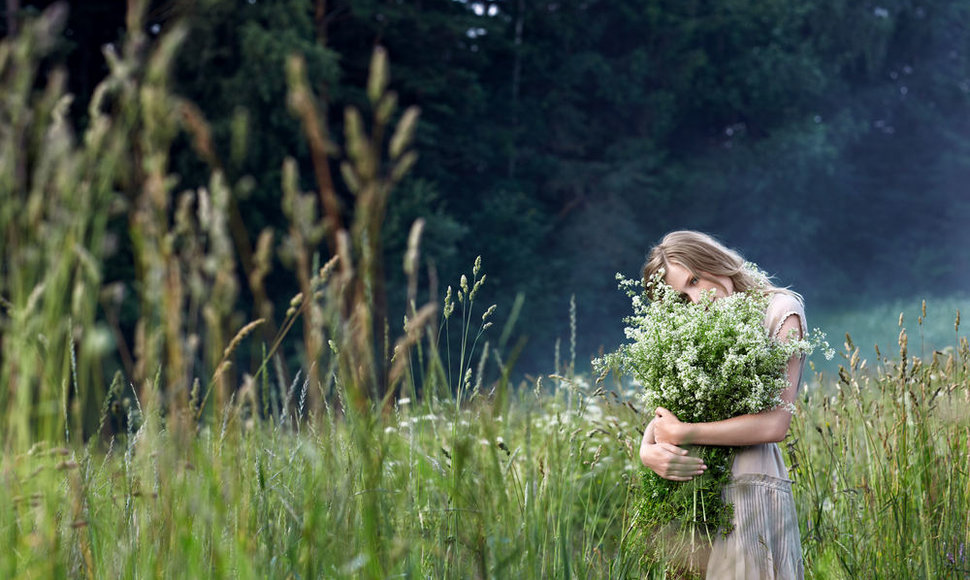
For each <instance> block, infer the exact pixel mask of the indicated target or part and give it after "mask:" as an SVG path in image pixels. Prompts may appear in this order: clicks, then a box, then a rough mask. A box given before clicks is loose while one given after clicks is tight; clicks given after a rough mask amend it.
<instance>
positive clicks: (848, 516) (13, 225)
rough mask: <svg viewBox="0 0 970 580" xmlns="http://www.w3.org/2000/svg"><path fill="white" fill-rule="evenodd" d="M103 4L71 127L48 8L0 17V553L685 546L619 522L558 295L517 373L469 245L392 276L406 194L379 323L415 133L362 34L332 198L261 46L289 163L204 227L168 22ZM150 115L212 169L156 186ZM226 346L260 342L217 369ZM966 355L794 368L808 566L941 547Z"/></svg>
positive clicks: (197, 555)
mask: <svg viewBox="0 0 970 580" xmlns="http://www.w3.org/2000/svg"><path fill="white" fill-rule="evenodd" d="M130 5H131V6H130V10H131V12H130V14H129V33H128V37H127V39H126V41H125V43H124V45H123V48H122V50H121V52H120V53H119V54H114V53H110V52H109V54H108V55H107V56H108V61H109V63H110V67H111V74H110V75H109V77H108V79H107V80H106V81H105V82H104V83H103V84H102V85H101V86H100V87H99V88H98V90H97V93H96V94H95V98H93V99H92V106H91V110H90V112H89V116H90V123H89V126H88V128H87V129H86V130H85V132H84V134H82V135H80V136H74V135H73V133H72V129H71V127H70V125H69V123H68V121H67V118H66V116H65V115H64V110H65V109H64V107H65V103H66V101H67V99H68V98H69V97H67V96H66V95H65V93H64V79H63V74H64V73H62V72H57V71H55V72H53V73H48V74H47V76H41V74H40V72H39V71H41V70H44V69H45V65H44V60H43V59H44V56H45V54H47V51H49V49H50V48H51V46H52V45H53V42H54V39H55V38H56V36H57V34H58V30H59V26H61V25H62V24H63V20H64V18H63V13H62V12H60V11H59V10H60V9H57V8H55V9H53V10H52V11H49V12H47V13H45V14H44V16H43V17H42V18H40V19H39V20H37V21H36V22H34V24H32V25H31V26H28V27H26V28H25V31H24V33H23V34H22V35H21V36H20V37H19V38H17V39H8V40H5V41H4V42H3V44H2V47H0V79H2V82H3V95H2V96H3V100H2V104H0V115H2V121H3V122H0V138H2V143H3V148H2V151H0V162H2V163H0V187H2V198H0V226H2V232H3V234H2V236H3V237H2V244H3V245H2V247H0V254H2V264H0V298H2V315H0V346H2V351H0V353H2V354H0V380H2V386H3V388H2V390H0V422H2V431H3V434H4V439H3V448H4V453H3V456H2V458H0V486H2V490H0V537H2V538H3V545H4V549H3V550H0V576H3V577H5V578H8V577H9V578H17V577H25V578H33V577H53V578H63V577H72V578H73V577H99V578H100V577H159V576H161V577H242V578H249V577H253V578H255V577H260V578H262V577H308V578H309V577H313V578H318V577H325V578H345V577H346V578H352V577H353V578H356V577H367V578H386V577H395V576H398V577H399V576H404V577H481V578H486V577H488V578H491V577H498V578H501V577H523V578H548V577H555V578H570V577H574V576H575V577H587V578H600V577H616V578H627V577H656V578H661V577H665V576H677V575H680V574H682V573H683V570H679V569H678V570H679V571H678V572H671V571H670V570H669V569H668V567H667V566H666V565H665V564H664V563H663V562H659V561H655V560H654V559H653V556H650V555H649V553H648V551H647V550H646V548H645V546H646V544H647V542H646V536H648V535H649V533H650V531H649V530H641V529H636V528H634V527H632V526H631V522H632V521H633V519H634V517H633V516H634V514H632V513H631V509H632V508H630V507H629V506H631V505H632V503H631V497H630V494H631V493H632V491H631V490H635V489H636V488H637V485H636V482H637V478H638V476H639V473H640V469H641V468H639V467H638V463H637V459H636V457H637V453H636V449H637V446H638V444H639V439H640V436H641V433H642V427H643V425H644V423H645V419H644V417H643V416H642V414H641V410H640V409H638V407H637V404H636V399H635V396H634V393H633V392H631V391H625V390H623V388H622V386H621V385H619V384H614V385H612V386H609V387H608V386H607V385H595V384H590V383H589V381H588V380H587V379H585V378H584V377H582V376H576V375H574V374H573V369H574V368H575V360H574V359H575V349H574V348H573V346H574V344H575V334H576V332H577V329H576V321H575V306H573V307H572V308H571V312H570V321H571V337H570V345H571V346H570V348H569V356H570V360H569V361H568V363H565V364H560V361H559V360H558V359H559V356H558V350H559V349H558V348H557V349H556V351H557V356H556V362H555V365H554V366H555V369H556V372H557V373H561V374H553V375H549V376H546V377H542V378H539V379H536V380H535V381H532V382H526V381H522V382H519V383H516V382H514V381H515V379H513V377H514V376H515V375H514V374H513V371H512V368H513V364H514V359H515V353H516V350H515V349H514V348H513V349H512V350H511V352H505V351H504V348H505V346H506V345H508V344H510V341H509V336H510V334H511V333H512V332H514V331H513V328H514V318H515V314H514V313H510V314H509V315H508V317H507V318H506V323H505V329H504V330H503V332H502V334H501V337H500V338H499V339H498V340H497V341H495V340H494V339H493V338H492V337H493V336H494V335H493V334H492V333H493V332H494V331H493V330H492V329H490V328H489V326H490V324H491V323H492V322H493V321H498V320H500V319H501V318H502V315H501V313H496V312H495V311H494V309H493V308H491V307H484V306H482V305H479V304H477V303H476V302H475V297H476V290H477V289H478V288H480V287H481V285H482V284H485V283H487V282H486V280H485V274H484V272H485V270H486V269H487V265H484V266H483V265H482V264H481V263H480V262H478V261H476V263H475V264H474V266H473V267H472V271H471V277H470V279H469V278H468V277H467V276H461V277H459V279H458V280H457V281H456V282H454V283H453V284H452V288H454V289H455V290H453V291H452V292H451V293H449V294H448V295H447V296H446V298H445V300H444V302H443V304H441V305H438V304H435V303H431V304H425V305H420V304H418V303H417V302H416V297H417V296H418V295H419V292H418V291H417V288H418V286H419V285H420V283H421V281H420V280H419V278H418V275H417V274H418V272H419V271H420V268H419V267H418V265H419V263H420V238H421V233H422V228H423V224H422V223H421V222H420V221H419V222H418V223H416V224H415V226H414V228H413V229H412V232H411V239H410V240H409V245H408V253H407V258H406V260H405V264H404V267H405V272H406V274H407V275H408V276H409V284H408V296H407V297H405V299H406V300H407V305H408V309H407V321H406V323H405V327H404V328H403V329H401V330H400V331H398V330H397V329H394V328H390V329H388V330H385V326H384V322H383V320H382V319H381V315H380V313H381V312H382V310H383V306H382V304H381V300H382V298H381V295H382V280H383V268H384V265H383V264H382V263H381V261H380V248H381V238H380V236H381V228H380V226H381V223H382V219H383V212H384V210H385V208H386V207H387V204H388V203H390V202H392V201H393V199H392V192H393V188H394V185H395V184H396V183H397V181H398V180H400V179H401V178H402V177H403V176H404V175H405V174H406V172H407V170H408V168H409V167H410V166H411V165H412V164H413V163H414V162H415V159H416V156H415V153H414V152H413V151H412V150H411V149H410V142H411V136H412V135H413V131H414V126H415V123H416V122H417V118H418V112H417V111H416V110H413V109H412V110H409V111H405V112H404V113H403V114H401V115H400V116H397V115H396V113H395V111H394V97H393V93H392V92H391V91H390V90H389V86H388V84H387V78H388V77H387V74H386V70H387V66H388V65H387V62H386V58H385V57H384V55H383V53H382V52H380V51H378V52H376V53H375V57H374V61H373V63H372V76H371V81H370V84H369V86H368V97H369V103H370V105H369V106H370V109H369V111H363V112H360V111H355V110H349V111H348V112H347V114H346V118H347V122H346V125H347V127H348V133H347V135H346V136H345V141H346V143H347V151H346V155H345V156H344V157H343V158H342V169H341V178H342V179H343V180H344V181H345V182H346V184H347V186H348V188H349V189H350V190H351V191H353V192H354V194H355V195H356V198H355V201H356V203H355V205H354V208H353V211H351V212H349V213H346V214H345V213H342V212H340V211H339V208H338V207H337V206H336V205H335V200H336V197H335V195H336V194H335V191H334V185H333V183H334V180H333V178H332V176H331V175H330V174H329V171H330V170H329V163H328V162H327V158H326V153H327V151H328V150H329V149H330V148H331V147H330V145H329V144H328V142H329V140H330V137H329V136H328V135H327V134H326V130H325V126H324V125H323V124H322V123H320V121H319V119H320V118H321V115H322V111H321V105H320V104H319V103H318V102H317V101H316V99H315V98H314V96H313V94H312V92H311V91H310V89H309V88H308V87H307V85H306V82H305V79H304V73H303V69H302V63H301V61H300V59H299V58H298V57H296V56H294V57H293V58H292V59H291V60H290V61H289V65H288V79H289V83H290V99H289V106H290V109H291V111H292V112H293V113H294V114H295V115H297V116H298V117H299V118H300V120H301V121H302V123H303V128H304V131H305V132H306V134H307V139H308V143H309V144H310V149H311V153H312V161H313V170H314V177H315V179H314V182H315V183H316V185H317V188H318V191H315V192H304V191H302V190H301V189H300V186H299V184H300V176H299V175H298V174H297V165H296V163H295V162H293V161H292V160H291V161H287V163H286V164H285V166H284V168H283V176H284V177H283V180H282V183H281V184H280V188H281V203H282V208H283V211H284V213H285V214H286V216H287V217H288V219H289V224H288V229H287V231H285V232H282V233H281V234H277V233H273V232H270V231H266V232H262V233H261V234H260V236H259V237H258V239H259V241H258V242H257V244H256V245H255V247H246V246H245V243H246V242H245V240H243V239H241V238H240V237H238V236H235V235H234V234H233V229H232V223H233V219H234V218H233V215H235V212H239V211H241V210H242V209H244V208H241V207H240V206H239V204H240V203H241V202H240V196H238V195H237V189H238V186H237V185H235V184H231V183H227V182H226V179H225V178H224V176H223V174H222V173H221V171H219V169H218V167H219V163H218V160H217V159H214V153H213V150H214V148H213V147H212V144H211V142H210V141H211V140H210V137H209V134H208V130H207V127H206V124H205V120H204V119H203V118H202V117H201V115H200V114H199V112H198V110H197V109H196V108H195V107H194V106H193V105H192V104H191V103H188V102H185V101H183V100H181V99H180V98H178V97H177V96H176V95H173V94H172V93H171V90H170V88H169V84H168V80H167V79H168V69H169V67H170V65H171V62H172V55H173V54H174V51H175V50H176V49H177V47H178V45H179V42H180V38H181V35H182V32H181V31H180V30H179V29H178V28H175V29H173V30H172V31H171V32H169V33H167V34H166V35H165V36H164V38H163V39H162V40H160V41H159V42H158V43H157V45H155V46H149V41H148V40H147V39H146V38H145V37H144V36H143V35H142V34H141V33H140V32H139V31H140V30H141V29H142V15H143V12H144V9H145V3H144V2H131V3H130ZM38 86H39V87H40V88H39V89H38V88H37V87H38ZM393 121H396V122H393ZM179 131H187V132H188V133H189V134H190V136H191V137H192V138H193V140H194V142H195V143H196V147H197V149H198V151H199V153H200V156H201V157H202V158H203V159H206V160H208V161H210V162H211V163H212V166H213V171H212V176H211V179H210V180H209V181H208V182H207V183H205V184H194V185H193V186H191V189H186V190H184V191H181V192H176V191H175V190H174V187H175V186H174V180H173V179H172V176H171V175H169V173H168V166H167V164H168V152H169V150H170V146H171V144H172V142H173V140H174V138H175V136H176V135H177V134H178V132H179ZM109 220H120V221H121V222H122V223H124V224H125V225H126V228H125V231H124V233H123V235H124V236H125V238H124V241H122V242H121V243H125V244H129V245H130V247H131V248H132V254H133V256H134V260H135V263H136V270H135V278H134V280H132V281H129V282H127V283H124V282H123V283H111V284H109V283H106V282H105V280H104V271H105V264H106V263H107V262H108V261H109V260H110V259H112V256H111V254H110V247H111V245H112V243H111V240H110V238H111V236H113V235H117V229H112V228H111V227H109V226H110V223H109ZM274 255H278V256H280V257H281V258H282V261H283V262H284V263H286V264H289V265H290V268H291V270H292V272H291V274H289V276H291V277H292V279H293V280H294V281H295V282H294V286H295V287H297V288H298V292H297V293H296V294H295V296H294V297H293V299H292V300H291V302H290V304H289V305H288V307H286V310H285V312H284V313H282V314H281V315H279V314H277V313H276V311H275V308H274V306H273V305H272V304H271V303H269V301H268V300H267V299H266V298H265V296H266V295H267V293H266V292H265V285H266V284H267V276H268V274H269V268H270V264H271V263H272V260H271V258H272V257H273V256H274ZM240 256H251V258H245V259H244V258H242V257H240ZM237 268H241V269H242V270H243V271H244V272H245V274H246V276H245V279H244V280H243V283H245V284H248V285H249V290H250V293H251V295H252V296H254V297H255V300H256V302H257V304H256V311H257V312H258V313H259V317H258V318H256V319H253V318H252V317H250V316H248V315H246V314H244V313H243V310H244V307H243V306H242V305H241V300H240V298H239V296H240V294H241V288H239V286H238V284H239V282H238V281H237V279H236V277H235V276H234V275H233V272H234V271H235V270H236V269H237ZM276 275H280V274H276ZM123 292H132V293H134V294H135V296H136V302H137V305H138V319H137V323H136V325H135V328H134V331H133V333H129V332H127V331H125V330H123V329H121V328H119V326H118V324H117V322H116V319H115V315H116V310H117V308H118V301H117V299H118V296H119V294H120V293H123ZM517 304H520V303H519V302H517ZM276 320H278V321H279V323H278V324H277V322H276ZM296 325H300V326H302V334H301V338H300V339H297V338H296V337H295V334H292V333H291V329H292V328H293V327H294V326H296ZM388 326H390V325H388ZM129 334H131V335H133V336H129ZM129 340H130V341H131V342H132V344H130V345H129V344H127V342H128V341H129ZM452 343H453V344H454V345H455V347H456V348H455V349H451V348H450V345H451V344H452ZM904 344H905V342H904ZM246 349H251V350H252V351H254V352H257V353H260V356H259V360H258V361H257V365H256V367H255V368H253V369H236V368H235V366H234V365H235V364H236V363H237V362H238V361H239V360H240V358H239V353H241V352H242V351H243V350H246ZM287 349H288V352H290V353H293V352H298V353H299V358H300V360H301V364H300V365H299V368H288V365H287V364H286V363H285V362H284V358H283V357H282V356H279V353H280V352H281V351H283V350H287ZM456 354H457V359H453V358H449V357H452V356H454V355H456ZM114 361H120V362H114ZM968 363H970V349H968V348H967V345H966V342H965V341H962V342H960V343H959V344H958V345H957V346H954V347H952V348H951V349H950V350H945V351H941V354H939V355H934V356H933V357H922V356H921V358H919V359H917V358H915V357H912V356H910V355H909V353H908V352H905V351H904V352H901V353H900V354H899V357H898V358H894V359H889V358H885V357H880V358H879V359H878V360H876V361H874V363H873V364H871V365H870V364H868V363H866V362H865V361H863V360H862V357H860V355H859V353H858V351H857V350H855V348H854V346H852V345H849V346H848V351H847V359H846V369H845V370H844V371H843V372H842V373H841V375H840V381H839V383H837V384H835V383H833V384H823V385H820V386H819V387H818V388H816V389H814V390H811V391H808V392H807V394H806V396H805V398H804V400H803V402H802V403H803V404H802V411H801V412H800V414H799V415H798V417H797V419H796V424H795V437H794V438H793V439H792V441H791V445H790V447H791V449H792V450H793V453H794V457H795V462H796V463H797V465H796V466H795V467H794V468H793V473H794V474H795V476H796V480H797V481H796V485H795V491H796V497H797V498H798V501H799V510H800V511H799V515H800V518H801V520H802V525H803V537H804V547H805V557H806V562H807V564H808V570H809V573H810V574H812V575H814V576H816V577H839V576H843V577H852V578H855V577H886V576H889V575H890V574H895V575H902V576H904V577H910V576H919V577H946V576H948V575H949V576H951V577H963V576H965V575H966V574H967V572H966V570H967V563H966V556H965V553H966V550H967V548H966V543H967V540H968V538H967V529H968V526H967V523H968V522H967V520H966V517H967V516H966V514H967V513H970V500H968V495H970V490H968V481H970V478H968V477H967V467H966V466H967V459H968V458H967V452H968V448H967V445H968V423H967V413H966V411H965V406H966V402H967V397H968V388H967V382H966V377H967V365H968ZM112 364H116V365H118V366H120V368H121V370H120V371H118V372H117V373H113V372H111V371H110V368H111V365H112ZM246 370H251V371H252V372H244V371H246ZM947 506H949V509H948V510H945V509H944V508H945V507H947Z"/></svg>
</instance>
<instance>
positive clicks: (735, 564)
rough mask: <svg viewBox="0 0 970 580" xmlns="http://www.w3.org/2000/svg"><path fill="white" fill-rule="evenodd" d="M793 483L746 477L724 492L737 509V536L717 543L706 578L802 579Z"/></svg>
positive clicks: (753, 475) (739, 477) (756, 475)
mask: <svg viewBox="0 0 970 580" xmlns="http://www.w3.org/2000/svg"><path fill="white" fill-rule="evenodd" d="M791 483H792V482H791V480H789V479H782V478H778V477H772V476H770V475H766V474H761V473H746V474H742V475H737V476H735V477H734V478H733V479H732V480H731V483H729V484H728V485H726V486H724V489H723V490H722V495H723V497H724V501H725V502H730V503H732V504H734V530H733V531H732V532H731V533H730V534H728V535H727V537H720V536H719V537H718V538H717V539H716V540H715V541H714V546H713V547H712V549H711V557H710V560H709V561H708V564H707V578H709V579H715V580H722V579H723V580H730V579H736V580H764V579H769V580H774V579H778V580H788V579H796V580H802V578H804V574H805V572H804V565H803V563H802V545H801V537H800V535H799V532H798V518H797V516H796V515H795V498H794V496H793V495H792V489H791Z"/></svg>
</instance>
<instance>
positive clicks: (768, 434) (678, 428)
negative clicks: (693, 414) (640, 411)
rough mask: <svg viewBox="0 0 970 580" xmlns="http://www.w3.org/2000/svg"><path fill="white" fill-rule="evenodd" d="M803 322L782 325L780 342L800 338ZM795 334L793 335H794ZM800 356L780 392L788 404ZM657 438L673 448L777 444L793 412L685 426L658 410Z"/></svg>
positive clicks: (795, 317) (777, 410)
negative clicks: (792, 337)
mask: <svg viewBox="0 0 970 580" xmlns="http://www.w3.org/2000/svg"><path fill="white" fill-rule="evenodd" d="M801 330H802V329H801V322H800V320H799V317H798V315H797V314H792V315H790V316H788V318H786V319H785V321H784V323H783V324H782V325H781V332H780V334H779V340H781V341H783V342H786V341H788V340H789V337H790V336H792V335H794V336H795V337H797V338H800V337H801V334H802V332H801ZM792 331H794V333H793V332H792ZM801 364H802V361H801V357H800V356H799V355H795V356H793V357H792V358H791V359H789V361H788V370H787V375H788V387H787V388H785V390H784V391H782V393H781V399H782V400H783V401H785V402H786V403H794V401H795V394H796V393H797V391H798V381H799V380H800V375H801ZM652 423H653V427H654V429H653V430H654V433H653V434H654V437H655V438H656V440H657V441H662V442H666V443H673V444H674V445H731V446H737V447H741V446H745V445H756V444H758V443H777V442H779V441H781V440H783V439H784V438H785V436H786V435H787V434H788V427H789V425H790V424H791V413H789V412H788V410H787V409H785V408H784V407H777V408H775V409H771V410H769V411H763V412H761V413H757V414H749V415H739V416H737V417H732V418H730V419H725V420H724V421H714V422H710V423H683V422H681V421H680V420H679V419H677V417H676V416H674V415H673V413H671V412H670V411H668V410H667V409H664V408H663V407H658V408H657V410H656V417H655V418H654V420H653V421H652Z"/></svg>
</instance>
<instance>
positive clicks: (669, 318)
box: [593, 270, 824, 541]
mask: <svg viewBox="0 0 970 580" xmlns="http://www.w3.org/2000/svg"><path fill="white" fill-rule="evenodd" d="M663 275H664V272H663V271H662V270H661V271H660V272H659V273H658V274H657V275H656V276H654V277H653V278H652V279H651V280H649V281H648V285H649V290H650V292H649V293H648V292H637V291H636V290H635V288H636V286H637V284H636V283H635V282H633V281H631V280H626V279H624V278H623V276H621V275H619V274H618V275H617V278H618V279H619V280H620V286H621V288H624V287H625V288H626V289H627V292H628V294H629V295H630V296H631V298H632V302H633V315H632V316H630V317H628V318H626V319H625V322H626V323H627V325H628V326H627V327H626V329H625V333H626V338H627V339H628V340H629V342H628V343H626V344H624V345H622V346H620V348H619V349H618V350H617V351H616V352H613V353H611V354H607V355H606V356H604V357H602V358H600V359H597V360H595V361H593V364H594V367H596V368H597V369H598V370H599V371H600V372H605V371H607V370H614V371H617V372H620V373H622V374H628V375H632V376H633V377H634V379H635V380H636V381H637V382H639V383H640V384H641V385H643V388H644V391H643V403H644V406H645V407H646V408H647V409H653V408H655V407H658V406H661V407H665V408H667V409H669V410H670V411H671V412H673V414H674V415H676V416H677V417H678V418H679V419H681V420H682V421H686V422H692V423H697V422H708V421H719V420H722V419H728V418H731V417H734V416H737V415H743V414H747V413H760V412H762V411H766V410H769V409H772V408H774V407H777V406H779V405H783V404H786V403H784V402H783V401H782V399H781V393H782V391H783V390H784V389H785V388H786V387H787V386H788V381H787V377H786V374H785V369H786V365H787V363H788V360H789V359H790V358H791V357H792V356H793V355H797V354H803V353H804V354H808V353H811V352H812V350H813V348H814V346H815V345H817V344H819V343H822V342H824V340H823V338H824V336H823V335H821V333H820V332H819V331H817V330H816V331H815V335H814V338H812V337H804V338H802V339H797V340H796V339H792V340H790V341H788V342H776V341H774V340H772V338H771V337H770V336H769V334H768V331H767V330H766V329H765V328H764V316H765V310H766V309H767V307H768V302H769V300H770V295H769V294H768V293H767V292H765V291H764V289H757V290H754V291H746V292H735V293H733V294H732V295H730V296H728V297H725V298H721V299H718V300H714V296H713V293H711V294H709V295H706V296H704V297H703V298H702V299H701V300H700V302H699V303H697V304H692V303H690V302H689V301H686V300H685V299H684V298H683V297H682V295H681V294H680V293H678V292H677V291H675V290H674V289H673V288H671V287H670V286H669V285H667V284H666V283H665V282H664V279H663ZM762 277H763V276H762ZM764 279H765V280H767V278H766V277H764ZM648 295H651V296H654V298H655V299H654V300H652V301H651V300H649V299H648V298H647V296H648ZM792 410H793V409H792ZM691 454H692V455H696V456H699V457H701V458H703V460H704V462H705V463H706V464H707V466H708V469H707V471H706V472H705V473H704V474H703V475H702V476H700V477H695V478H694V479H693V480H691V481H690V482H683V483H681V482H674V481H669V480H666V479H663V478H661V477H660V476H658V475H656V474H655V473H653V472H652V471H648V472H647V473H645V474H644V477H643V478H642V482H643V483H642V488H641V491H642V494H641V495H640V498H639V500H638V502H637V503H638V504H639V505H638V507H639V510H638V512H639V517H640V518H641V523H642V524H644V525H643V526H641V527H642V528H643V529H653V530H655V529H658V528H665V529H668V528H666V527H667V526H669V525H671V524H675V525H677V526H678V528H680V531H686V530H684V528H685V527H687V528H689V529H690V531H691V532H692V533H691V537H693V535H694V534H693V532H694V531H696V530H700V531H702V532H703V533H704V534H703V535H705V536H706V537H707V538H708V541H710V537H711V532H713V531H716V530H718V529H721V530H722V531H723V532H724V533H729V532H730V530H731V520H732V510H731V506H726V505H724V504H723V502H722V500H721V487H722V486H723V485H724V484H725V483H726V482H727V481H728V480H729V479H730V475H731V462H732V460H733V448H730V447H714V446H697V447H695V448H694V449H693V450H692V451H691ZM668 531H670V530H669V529H668Z"/></svg>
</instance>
